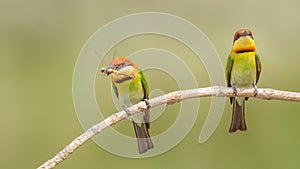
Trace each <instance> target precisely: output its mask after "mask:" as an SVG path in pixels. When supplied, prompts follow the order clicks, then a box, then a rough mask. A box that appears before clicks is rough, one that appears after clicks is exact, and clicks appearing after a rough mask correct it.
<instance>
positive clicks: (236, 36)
mask: <svg viewBox="0 0 300 169" xmlns="http://www.w3.org/2000/svg"><path fill="white" fill-rule="evenodd" d="M240 36H241V35H240V34H238V33H236V34H235V35H234V40H233V41H236V40H237V39H238V38H240Z"/></svg>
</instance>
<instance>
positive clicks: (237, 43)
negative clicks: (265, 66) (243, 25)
mask: <svg viewBox="0 0 300 169" xmlns="http://www.w3.org/2000/svg"><path fill="white" fill-rule="evenodd" d="M255 51H256V46H255V42H254V38H253V35H252V32H251V31H250V30H249V29H240V30H238V31H236V33H235V34H234V37H233V46H232V52H235V53H242V52H255Z"/></svg>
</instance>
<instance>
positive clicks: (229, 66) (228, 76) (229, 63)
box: [225, 55, 233, 104]
mask: <svg viewBox="0 0 300 169" xmlns="http://www.w3.org/2000/svg"><path fill="white" fill-rule="evenodd" d="M232 65H233V60H232V58H231V55H229V56H228V59H227V64H226V70H225V76H226V83H227V87H231V82H230V81H231V80H230V79H231V70H232ZM232 99H233V98H232V97H230V103H231V104H232Z"/></svg>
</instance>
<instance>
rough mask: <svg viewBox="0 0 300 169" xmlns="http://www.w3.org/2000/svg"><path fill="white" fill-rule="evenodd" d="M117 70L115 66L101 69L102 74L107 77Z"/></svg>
mask: <svg viewBox="0 0 300 169" xmlns="http://www.w3.org/2000/svg"><path fill="white" fill-rule="evenodd" d="M114 70H115V66H114V65H109V66H108V67H106V68H101V72H102V73H105V74H106V75H107V76H108V75H110V74H112V73H113V72H114Z"/></svg>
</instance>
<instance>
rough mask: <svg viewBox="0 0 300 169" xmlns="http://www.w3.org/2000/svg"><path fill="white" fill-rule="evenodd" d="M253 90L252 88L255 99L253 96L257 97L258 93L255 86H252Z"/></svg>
mask: <svg viewBox="0 0 300 169" xmlns="http://www.w3.org/2000/svg"><path fill="white" fill-rule="evenodd" d="M253 88H254V92H253V96H254V97H255V96H257V93H258V90H257V86H256V84H253Z"/></svg>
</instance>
